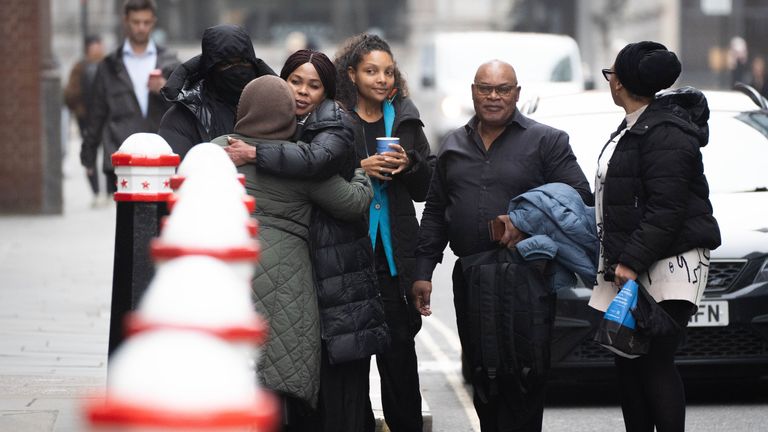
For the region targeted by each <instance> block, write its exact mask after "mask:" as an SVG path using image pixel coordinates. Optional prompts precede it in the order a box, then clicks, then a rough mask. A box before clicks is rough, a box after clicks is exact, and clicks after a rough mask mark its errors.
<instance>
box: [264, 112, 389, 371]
mask: <svg viewBox="0 0 768 432" xmlns="http://www.w3.org/2000/svg"><path fill="white" fill-rule="evenodd" d="M351 121H352V119H351V118H350V117H349V116H348V114H346V113H345V112H343V111H342V110H341V109H340V108H339V106H338V105H337V104H336V103H335V102H334V101H332V100H330V99H326V100H325V101H324V102H323V103H321V104H320V106H318V108H317V109H315V111H313V112H312V114H310V116H309V118H307V120H306V121H305V122H304V124H303V125H301V126H300V127H299V130H298V131H297V135H296V138H297V139H300V140H301V141H302V142H303V143H302V144H300V145H299V146H286V145H282V146H268V145H259V146H257V147H256V155H257V161H256V162H255V164H256V166H257V168H258V169H259V170H262V171H267V172H270V173H273V174H276V175H281V176H284V177H304V178H307V177H311V178H319V177H322V176H327V175H330V174H335V173H339V174H341V176H342V177H344V178H345V179H347V180H349V179H350V178H351V176H352V173H353V171H354V169H355V166H356V164H357V161H356V160H355V153H354V149H353V144H352V132H351V124H350V122H351ZM304 143H311V144H309V145H307V144H304ZM309 239H310V240H309V243H310V254H311V258H312V265H313V268H314V272H315V284H316V287H317V295H318V303H319V307H320V327H321V334H322V338H323V341H324V342H325V343H326V348H327V352H328V356H329V361H330V363H331V364H338V363H343V362H346V361H350V360H357V359H362V358H366V357H368V356H370V355H372V354H377V353H381V352H383V351H384V350H385V349H386V348H387V346H388V345H389V333H388V329H387V325H386V323H385V322H384V305H383V303H382V300H381V295H380V294H379V287H378V280H377V278H376V271H375V268H374V261H373V249H372V246H371V241H370V240H369V238H368V224H367V223H366V221H365V219H364V218H361V219H360V220H359V221H357V222H351V223H350V222H347V221H341V220H339V219H336V218H334V217H332V216H331V215H329V214H328V213H327V212H325V211H323V210H321V209H319V208H317V207H315V208H314V209H313V212H312V222H311V224H310V227H309Z"/></svg>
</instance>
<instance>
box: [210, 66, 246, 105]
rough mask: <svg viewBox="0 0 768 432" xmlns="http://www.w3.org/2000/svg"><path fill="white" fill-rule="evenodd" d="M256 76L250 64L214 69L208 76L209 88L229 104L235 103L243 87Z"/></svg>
mask: <svg viewBox="0 0 768 432" xmlns="http://www.w3.org/2000/svg"><path fill="white" fill-rule="evenodd" d="M254 78H256V72H254V70H253V67H251V66H240V65H238V66H233V67H230V68H228V69H226V70H223V71H216V72H214V73H212V74H210V75H209V76H208V82H209V85H210V87H211V90H213V91H214V93H215V94H216V95H217V96H218V97H219V98H221V99H222V100H224V101H225V102H227V103H229V104H231V105H237V102H238V101H239V100H240V93H242V92H243V87H245V85H246V84H248V83H249V82H251V80H253V79H254Z"/></svg>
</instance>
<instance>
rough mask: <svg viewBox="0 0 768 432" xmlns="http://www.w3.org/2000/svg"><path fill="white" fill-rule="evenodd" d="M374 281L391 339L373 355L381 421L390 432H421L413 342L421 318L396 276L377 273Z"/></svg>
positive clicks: (417, 378) (417, 370)
mask: <svg viewBox="0 0 768 432" xmlns="http://www.w3.org/2000/svg"><path fill="white" fill-rule="evenodd" d="M378 279H379V290H380V291H381V297H382V299H383V301H384V315H385V319H386V322H387V326H388V327H389V333H390V336H391V343H390V346H389V349H388V350H387V352H385V353H383V354H378V355H376V364H377V365H378V369H379V376H380V377H381V403H382V408H383V409H384V419H385V420H386V422H387V427H389V430H391V431H392V432H421V431H422V430H423V419H422V418H421V392H420V390H419V367H418V363H417V360H416V344H415V343H414V340H413V338H414V337H415V336H416V333H418V331H419V329H420V328H421V315H419V313H418V312H417V311H416V309H415V308H414V307H413V305H412V304H411V303H410V302H406V300H405V299H404V298H403V297H402V296H401V293H400V285H399V279H398V278H397V277H392V276H390V274H389V273H388V272H378Z"/></svg>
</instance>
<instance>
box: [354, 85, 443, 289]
mask: <svg viewBox="0 0 768 432" xmlns="http://www.w3.org/2000/svg"><path fill="white" fill-rule="evenodd" d="M393 104H394V108H395V120H394V123H393V124H392V136H395V137H398V138H400V146H402V147H403V149H405V151H406V153H407V154H408V159H409V160H410V166H409V167H408V168H407V169H406V170H405V171H403V172H401V173H399V174H396V175H395V176H394V177H393V178H392V181H390V182H387V188H386V191H387V195H388V197H389V215H390V218H389V220H390V229H391V233H392V250H393V251H394V258H395V266H396V267H397V273H398V282H399V285H400V295H401V297H402V298H403V301H406V302H407V301H408V300H407V297H406V293H410V289H411V285H412V284H413V281H414V271H415V266H416V256H415V252H416V241H417V238H418V233H419V222H418V220H417V219H416V211H415V210H414V206H413V202H414V201H416V202H423V201H425V200H426V199H427V192H428V191H429V181H430V179H431V178H432V170H433V168H434V164H435V157H434V156H432V155H431V154H430V149H429V142H428V141H427V137H426V136H425V135H424V130H423V128H424V123H422V121H421V119H420V117H419V111H418V109H416V106H415V105H414V104H413V102H411V99H409V98H402V97H400V95H399V94H398V95H396V96H395V99H394V100H393ZM354 116H355V117H357V114H354ZM355 134H356V138H355V145H356V147H357V149H356V150H357V158H358V161H360V160H362V159H365V158H367V157H368V156H369V154H368V149H367V146H366V139H365V131H364V130H363V127H362V125H358V127H357V128H355ZM358 166H359V162H358Z"/></svg>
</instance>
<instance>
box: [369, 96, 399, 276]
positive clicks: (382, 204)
mask: <svg viewBox="0 0 768 432" xmlns="http://www.w3.org/2000/svg"><path fill="white" fill-rule="evenodd" d="M394 99H395V98H394V97H392V98H391V99H387V100H385V101H384V103H383V104H382V111H383V113H384V133H385V134H386V136H388V137H391V136H392V125H393V124H394V123H395V107H394V105H392V101H393V100H394ZM371 183H372V184H373V200H372V201H371V207H370V209H369V218H368V220H369V225H368V234H369V236H370V237H371V243H373V249H374V250H376V235H377V234H378V233H379V232H381V244H382V245H383V246H384V255H385V256H386V257H387V264H389V273H390V275H392V276H397V267H396V266H395V257H394V251H393V250H392V231H391V228H390V222H389V196H387V191H386V188H387V182H382V181H379V180H377V179H371Z"/></svg>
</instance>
